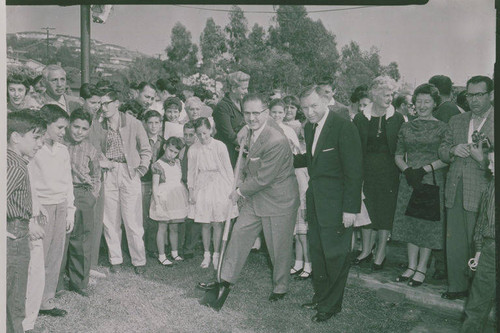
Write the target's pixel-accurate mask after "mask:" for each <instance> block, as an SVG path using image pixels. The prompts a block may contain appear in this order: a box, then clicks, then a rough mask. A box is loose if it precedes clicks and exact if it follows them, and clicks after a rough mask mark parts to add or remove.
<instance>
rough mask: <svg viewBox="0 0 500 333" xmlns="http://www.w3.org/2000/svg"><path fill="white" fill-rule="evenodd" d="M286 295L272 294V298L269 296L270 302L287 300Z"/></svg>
mask: <svg viewBox="0 0 500 333" xmlns="http://www.w3.org/2000/svg"><path fill="white" fill-rule="evenodd" d="M285 295H286V293H282V294H278V293H271V296H269V301H270V302H276V301H279V300H282V299H283V298H285Z"/></svg>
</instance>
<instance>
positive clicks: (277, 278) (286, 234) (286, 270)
mask: <svg viewBox="0 0 500 333" xmlns="http://www.w3.org/2000/svg"><path fill="white" fill-rule="evenodd" d="M293 210H294V211H293V212H291V213H290V214H288V215H282V216H266V217H261V216H257V215H255V213H254V212H253V210H252V209H251V208H249V207H244V208H242V209H241V212H240V216H239V217H238V219H237V220H236V223H235V225H234V227H233V231H232V232H231V239H230V240H229V244H228V247H227V250H226V254H225V256H224V261H223V264H222V271H221V278H222V279H223V280H225V281H227V282H229V283H235V282H236V280H237V279H238V276H239V274H240V273H241V270H242V268H243V266H244V265H245V262H246V260H247V257H248V254H249V253H250V250H251V249H252V246H253V244H254V242H255V239H256V238H257V236H258V235H259V233H260V232H261V231H264V237H265V240H266V244H267V249H268V251H269V256H270V257H271V263H272V265H273V292H274V293H278V294H281V293H286V292H287V290H288V284H289V279H290V263H291V260H292V244H293V229H294V227H295V222H296V218H297V210H296V209H293Z"/></svg>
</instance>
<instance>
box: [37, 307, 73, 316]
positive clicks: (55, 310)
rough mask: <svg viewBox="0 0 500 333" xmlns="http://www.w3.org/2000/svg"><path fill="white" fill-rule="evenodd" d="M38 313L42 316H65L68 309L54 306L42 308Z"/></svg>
mask: <svg viewBox="0 0 500 333" xmlns="http://www.w3.org/2000/svg"><path fill="white" fill-rule="evenodd" d="M38 314H39V315H41V316H52V317H64V316H65V315H66V314H68V311H66V310H63V309H58V308H52V309H50V310H40V311H38Z"/></svg>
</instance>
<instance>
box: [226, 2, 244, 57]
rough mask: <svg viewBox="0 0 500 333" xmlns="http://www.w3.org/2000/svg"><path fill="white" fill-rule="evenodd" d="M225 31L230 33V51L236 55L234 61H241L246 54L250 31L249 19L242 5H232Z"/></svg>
mask: <svg viewBox="0 0 500 333" xmlns="http://www.w3.org/2000/svg"><path fill="white" fill-rule="evenodd" d="M225 31H226V33H227V35H228V41H227V42H228V45H229V52H230V53H231V54H232V56H233V57H234V61H235V62H236V63H239V62H240V61H241V58H242V57H243V55H244V54H245V49H246V46H247V32H248V21H247V19H246V18H245V14H244V13H243V10H242V9H241V8H240V7H238V6H235V5H233V6H232V7H231V12H230V13H229V23H228V24H227V25H226V28H225Z"/></svg>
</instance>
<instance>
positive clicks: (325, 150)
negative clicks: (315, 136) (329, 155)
mask: <svg viewBox="0 0 500 333" xmlns="http://www.w3.org/2000/svg"><path fill="white" fill-rule="evenodd" d="M334 149H335V148H328V149H323V150H322V152H323V153H326V152H327V151H330V150H334Z"/></svg>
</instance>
